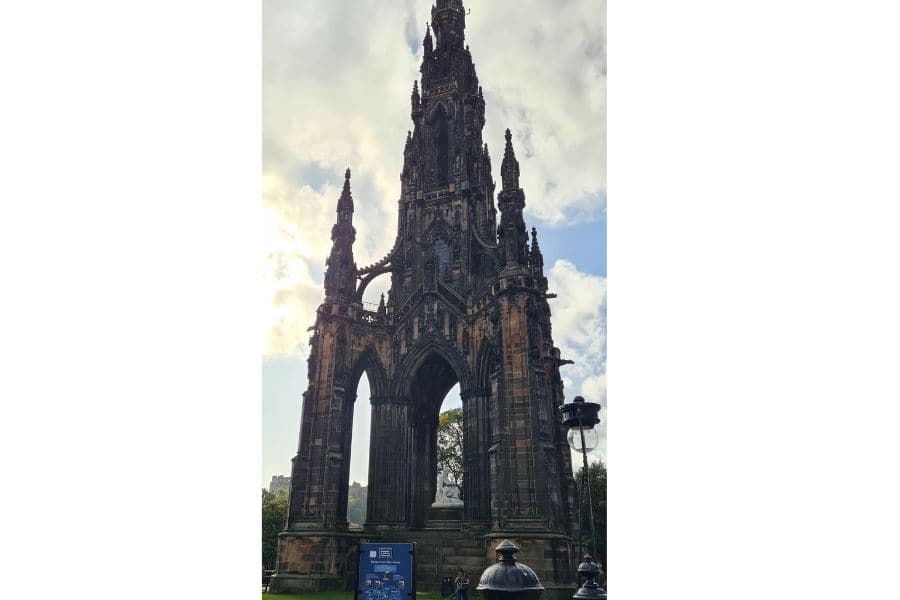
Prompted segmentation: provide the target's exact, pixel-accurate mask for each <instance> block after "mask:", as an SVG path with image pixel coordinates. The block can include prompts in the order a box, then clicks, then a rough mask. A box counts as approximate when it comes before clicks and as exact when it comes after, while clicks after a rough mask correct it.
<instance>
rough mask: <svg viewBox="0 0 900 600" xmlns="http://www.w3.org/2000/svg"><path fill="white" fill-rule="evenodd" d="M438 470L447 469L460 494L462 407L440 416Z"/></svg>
mask: <svg viewBox="0 0 900 600" xmlns="http://www.w3.org/2000/svg"><path fill="white" fill-rule="evenodd" d="M437 460H438V471H439V472H440V471H443V470H444V469H447V470H448V471H450V476H451V477H452V478H453V481H455V482H456V485H458V486H459V491H460V496H462V495H463V494H464V490H463V428H462V409H461V408H452V409H450V410H446V411H444V412H442V413H441V414H440V415H439V416H438V431H437Z"/></svg>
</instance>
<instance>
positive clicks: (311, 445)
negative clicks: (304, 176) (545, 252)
mask: <svg viewBox="0 0 900 600" xmlns="http://www.w3.org/2000/svg"><path fill="white" fill-rule="evenodd" d="M431 16H432V22H431V26H432V27H433V29H434V38H435V39H436V42H437V43H436V45H435V42H434V41H433V39H432V33H431V29H430V28H427V29H426V34H425V39H424V43H423V46H424V57H423V60H422V67H421V73H422V81H421V83H422V87H421V92H420V90H419V86H418V82H415V83H414V84H413V89H412V98H411V104H412V121H413V124H414V126H413V131H412V132H411V133H407V137H406V144H405V147H404V150H403V156H404V162H403V171H402V174H401V177H400V198H399V200H398V213H399V214H398V220H397V229H398V232H397V237H396V241H395V242H394V244H393V247H392V248H391V250H390V251H389V252H388V254H387V256H385V257H384V258H382V259H381V260H379V261H378V262H376V263H375V264H373V265H370V266H367V267H362V268H359V267H357V265H356V263H355V262H354V259H353V241H354V238H355V235H356V231H355V229H354V227H353V197H352V195H351V191H350V170H349V169H348V170H347V173H346V181H345V182H344V189H343V192H342V194H341V197H340V199H339V200H338V204H337V222H336V224H335V225H334V227H333V228H332V232H331V238H332V240H333V246H332V249H331V253H330V255H329V257H328V260H327V269H326V274H325V301H324V302H323V303H322V304H321V306H319V308H318V310H317V314H316V323H315V326H314V330H315V332H314V333H313V335H312V339H311V341H310V346H311V353H310V356H309V366H308V368H309V373H308V376H309V388H308V389H307V391H306V392H305V393H304V394H303V408H302V417H301V427H300V443H299V449H298V451H297V455H296V456H295V457H294V459H293V467H292V471H291V488H290V501H289V514H288V519H287V524H286V528H285V531H284V532H282V533H281V534H280V536H279V543H278V562H277V574H276V575H275V576H274V578H273V580H272V590H273V591H276V592H289V591H301V590H323V589H330V588H342V587H343V586H344V585H345V582H346V580H347V578H348V576H349V577H353V575H354V573H353V570H354V569H355V554H354V548H355V544H356V543H358V542H360V541H370V542H377V541H384V542H392V541H393V542H406V541H414V542H417V558H418V567H417V580H418V581H417V586H418V590H419V591H427V590H434V591H437V590H438V589H439V586H440V578H441V576H445V575H452V574H453V572H455V570H456V569H457V568H458V567H460V566H461V567H463V568H465V569H466V570H467V571H468V573H469V576H470V579H471V581H478V578H479V577H480V575H481V571H482V570H483V569H484V568H486V567H487V566H488V565H490V564H493V563H494V562H495V556H494V552H493V548H494V546H496V545H497V543H498V542H499V541H501V540H502V539H504V538H510V539H512V540H514V541H515V543H516V545H517V546H518V547H519V548H521V552H520V553H519V559H520V560H521V561H522V562H524V563H526V564H528V565H529V566H530V567H532V568H533V569H534V570H535V572H536V573H537V574H538V577H539V578H540V581H541V582H542V583H543V584H544V586H545V587H546V588H547V592H546V595H547V596H548V597H552V596H554V595H558V596H560V597H562V596H569V597H570V596H571V594H572V592H573V591H574V589H575V586H574V576H575V569H576V566H577V563H578V560H577V558H578V557H576V556H574V555H573V543H572V540H573V537H577V535H578V532H577V531H576V530H575V529H574V528H575V527H576V526H577V525H576V523H575V520H576V519H575V518H574V515H575V512H574V510H575V509H574V507H575V503H574V502H575V499H574V490H575V485H574V480H573V477H572V467H571V463H570V454H569V446H568V444H567V443H566V435H565V431H564V430H563V428H562V426H561V424H560V422H559V419H558V417H557V407H558V406H560V405H561V404H562V403H563V385H562V381H561V379H560V374H559V367H560V365H561V364H564V363H565V362H567V361H564V360H561V358H560V352H559V349H558V348H556V347H555V346H554V345H553V338H552V336H551V326H550V307H549V305H548V303H547V299H548V297H551V296H549V295H548V293H547V279H546V278H545V277H544V265H543V257H542V255H541V250H540V247H539V246H538V241H537V232H536V231H535V229H534V228H532V230H531V239H530V240H529V236H528V233H527V231H526V228H525V222H524V220H523V217H522V210H523V208H524V207H525V193H524V192H523V190H522V189H521V188H520V187H519V163H518V161H517V160H516V156H515V153H514V151H513V144H512V136H511V135H510V132H509V130H507V131H506V148H505V150H504V154H503V163H502V166H501V169H500V174H501V182H502V185H501V190H500V192H499V193H498V194H497V206H498V207H499V211H500V214H499V221H500V222H499V227H498V223H497V217H498V215H497V210H496V209H495V207H494V192H495V184H494V180H493V178H492V176H491V157H490V155H489V154H488V148H487V144H485V143H484V142H483V140H482V129H483V127H484V123H485V120H484V109H485V104H484V96H483V94H482V90H481V86H480V85H479V82H478V77H477V75H476V74H475V65H474V63H473V62H472V56H471V54H470V53H469V49H468V47H467V46H465V45H464V43H463V42H464V32H465V19H466V12H465V10H464V8H463V5H462V1H461V0H437V5H436V6H434V7H433V8H432V12H431ZM536 93H537V92H536ZM529 241H530V243H529ZM380 275H389V276H390V278H391V287H390V291H389V293H388V298H387V301H386V302H385V299H384V297H383V296H382V298H381V303H380V304H379V306H378V309H377V310H376V311H369V310H366V309H364V307H363V303H362V299H363V292H364V290H365V289H366V286H367V285H368V284H369V283H370V282H371V281H372V280H373V279H374V278H375V277H377V276H380ZM363 372H365V373H366V376H367V378H368V380H369V384H370V387H371V393H372V396H371V402H372V424H371V427H372V429H371V432H372V433H371V448H370V453H369V478H368V480H369V493H368V507H367V514H366V523H365V531H363V532H356V531H354V532H351V531H350V530H349V529H348V524H347V495H348V494H347V489H348V477H349V469H350V441H351V440H350V437H351V431H352V420H353V410H354V403H355V401H356V389H357V384H358V382H359V380H360V377H361V376H362V373H363ZM457 382H458V383H459V385H460V391H461V398H462V403H463V434H464V440H463V454H464V475H463V487H462V495H463V500H464V503H463V506H462V507H461V508H459V509H456V512H455V513H454V512H451V513H449V514H435V513H434V511H435V508H434V507H432V504H433V503H434V502H435V495H436V492H437V490H436V487H437V450H436V438H437V424H438V411H439V409H440V406H441V402H442V401H443V399H444V397H445V395H446V394H447V392H448V391H449V390H450V389H451V388H452V387H453V386H454V385H455V384H456V383H457ZM454 517H455V518H454ZM554 592H556V594H554Z"/></svg>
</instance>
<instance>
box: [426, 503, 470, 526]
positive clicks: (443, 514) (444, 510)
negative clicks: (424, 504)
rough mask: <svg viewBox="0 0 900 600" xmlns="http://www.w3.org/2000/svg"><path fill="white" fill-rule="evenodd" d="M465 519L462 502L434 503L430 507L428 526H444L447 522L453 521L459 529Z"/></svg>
mask: <svg viewBox="0 0 900 600" xmlns="http://www.w3.org/2000/svg"><path fill="white" fill-rule="evenodd" d="M462 519H463V505H462V504H432V505H431V508H430V509H428V525H427V527H428V528H432V527H435V526H437V527H443V526H446V523H447V522H448V521H449V522H452V523H453V524H454V525H455V528H456V529H459V527H460V523H461V522H462Z"/></svg>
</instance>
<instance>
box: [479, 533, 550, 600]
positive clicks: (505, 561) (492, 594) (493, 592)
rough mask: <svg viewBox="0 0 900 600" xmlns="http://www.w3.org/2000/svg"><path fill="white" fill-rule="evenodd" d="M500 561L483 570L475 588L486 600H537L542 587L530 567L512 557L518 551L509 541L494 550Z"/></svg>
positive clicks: (542, 589)
mask: <svg viewBox="0 0 900 600" xmlns="http://www.w3.org/2000/svg"><path fill="white" fill-rule="evenodd" d="M494 550H495V551H496V552H497V554H499V555H501V557H500V560H499V561H498V562H497V563H496V564H493V565H491V566H490V567H488V568H487V569H485V570H484V573H482V574H481V580H480V581H479V582H478V587H477V588H475V589H476V590H478V591H479V592H481V593H482V595H484V597H485V598H486V599H487V600H519V599H521V600H538V598H540V595H541V592H543V591H544V586H542V585H541V582H540V581H538V577H537V575H536V574H535V572H534V571H533V570H532V569H531V567H529V566H527V565H524V564H522V563H520V562H518V561H517V560H516V558H515V556H513V554H515V553H516V552H518V551H519V549H518V548H517V547H516V545H515V544H513V543H512V542H510V541H509V540H503V541H502V542H500V544H499V545H498V546H497V547H496V548H494Z"/></svg>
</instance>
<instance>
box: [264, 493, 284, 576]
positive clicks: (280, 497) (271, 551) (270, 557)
mask: <svg viewBox="0 0 900 600" xmlns="http://www.w3.org/2000/svg"><path fill="white" fill-rule="evenodd" d="M287 509H288V493H287V490H278V491H277V492H275V493H274V494H273V493H271V492H267V491H266V490H263V501H262V563H263V565H264V566H265V568H266V569H274V568H275V553H276V551H277V549H278V534H279V533H281V532H282V531H284V526H285V524H286V522H287Z"/></svg>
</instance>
